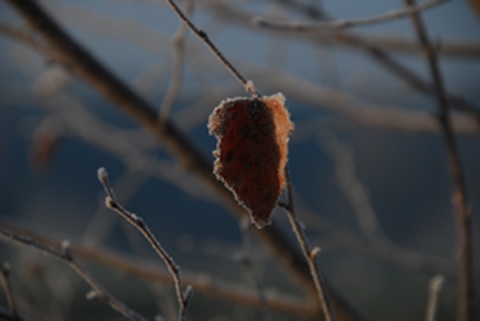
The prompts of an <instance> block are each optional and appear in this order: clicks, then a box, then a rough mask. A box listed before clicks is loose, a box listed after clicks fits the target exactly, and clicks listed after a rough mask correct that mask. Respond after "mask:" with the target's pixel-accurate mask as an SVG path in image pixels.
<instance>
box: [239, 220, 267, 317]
mask: <svg viewBox="0 0 480 321" xmlns="http://www.w3.org/2000/svg"><path fill="white" fill-rule="evenodd" d="M239 225H240V230H241V231H242V236H243V251H242V253H240V255H239V257H238V261H239V262H240V264H241V265H242V267H243V268H244V271H245V274H246V276H247V277H248V278H249V279H250V282H251V283H252V285H253V287H254V288H255V290H256V293H257V295H258V300H259V301H260V312H261V315H262V321H270V320H271V319H272V317H271V314H270V310H269V308H268V304H267V298H266V296H265V291H264V290H263V287H262V284H261V283H260V280H259V279H258V278H257V275H256V273H255V272H256V271H255V269H254V267H253V262H252V240H251V238H250V233H249V229H250V227H251V225H250V222H249V219H247V218H246V217H245V219H243V220H240V222H239Z"/></svg>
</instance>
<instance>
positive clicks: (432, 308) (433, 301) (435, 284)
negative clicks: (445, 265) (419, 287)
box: [425, 275, 444, 321]
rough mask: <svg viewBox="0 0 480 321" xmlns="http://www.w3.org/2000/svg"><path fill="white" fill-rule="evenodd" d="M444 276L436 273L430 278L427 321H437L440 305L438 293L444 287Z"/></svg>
mask: <svg viewBox="0 0 480 321" xmlns="http://www.w3.org/2000/svg"><path fill="white" fill-rule="evenodd" d="M443 281H444V277H443V275H435V276H434V277H433V278H432V279H431V280H430V288H429V291H428V293H429V294H428V303H427V313H426V315H425V321H435V320H436V314H437V305H438V294H439V293H440V290H441V289H442V285H443Z"/></svg>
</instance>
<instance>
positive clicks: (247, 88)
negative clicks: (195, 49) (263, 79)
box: [165, 0, 260, 97]
mask: <svg viewBox="0 0 480 321" xmlns="http://www.w3.org/2000/svg"><path fill="white" fill-rule="evenodd" d="M165 1H166V2H167V3H168V5H169V6H170V7H171V8H172V9H173V11H174V12H175V13H176V14H177V16H178V17H179V18H180V20H182V21H183V22H184V23H185V24H186V25H187V26H188V28H190V30H192V32H193V33H194V34H195V35H196V36H197V37H198V38H200V40H201V41H203V42H204V43H205V45H206V46H207V47H208V48H209V49H210V50H211V51H212V52H213V54H214V55H215V57H217V58H218V60H220V61H221V62H222V64H223V65H224V66H225V67H226V68H227V70H228V71H230V73H231V74H232V75H233V76H234V77H235V79H236V80H237V81H238V82H239V83H240V84H241V85H242V86H243V88H244V89H245V91H247V92H248V93H249V94H250V95H251V96H252V97H258V96H260V94H259V93H258V92H257V90H256V89H255V86H254V85H253V82H252V81H251V80H248V81H247V80H246V79H245V78H244V77H243V76H242V75H241V74H240V72H239V71H238V70H237V69H236V68H235V67H234V66H233V65H232V63H231V62H230V61H229V60H228V59H227V58H226V57H225V56H224V55H223V54H222V52H221V51H220V50H219V49H218V48H217V46H215V44H214V43H213V42H212V41H211V40H210V38H209V37H208V34H207V33H206V32H205V31H203V30H201V29H198V28H197V27H196V26H195V25H194V24H193V22H192V21H191V20H190V19H188V17H187V16H186V15H185V13H183V12H182V10H181V9H180V8H179V7H178V5H177V4H176V3H175V1H173V0H165Z"/></svg>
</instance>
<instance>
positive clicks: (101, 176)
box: [97, 167, 108, 183]
mask: <svg viewBox="0 0 480 321" xmlns="http://www.w3.org/2000/svg"><path fill="white" fill-rule="evenodd" d="M97 177H98V180H99V181H100V182H102V183H103V182H105V181H107V180H108V173H107V171H106V170H105V167H100V168H99V169H98V170H97Z"/></svg>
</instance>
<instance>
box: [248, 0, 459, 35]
mask: <svg viewBox="0 0 480 321" xmlns="http://www.w3.org/2000/svg"><path fill="white" fill-rule="evenodd" d="M447 1H450V0H431V1H428V2H424V3H422V4H418V5H411V6H409V7H407V8H404V9H402V10H398V11H392V12H387V13H385V14H382V15H379V16H374V17H368V18H360V19H354V20H334V21H328V22H319V23H311V24H301V23H294V22H284V23H282V22H274V21H268V20H264V19H263V18H260V17H256V18H254V19H253V23H255V24H258V25H260V26H262V27H268V28H274V29H278V30H286V31H294V32H312V31H325V30H326V29H329V30H331V29H347V28H353V27H359V26H370V25H375V24H380V23H385V22H390V21H393V20H398V19H403V18H406V17H409V16H411V15H413V14H417V13H419V12H422V11H425V10H428V9H431V8H434V7H436V6H439V5H441V4H443V3H446V2H447Z"/></svg>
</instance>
